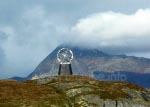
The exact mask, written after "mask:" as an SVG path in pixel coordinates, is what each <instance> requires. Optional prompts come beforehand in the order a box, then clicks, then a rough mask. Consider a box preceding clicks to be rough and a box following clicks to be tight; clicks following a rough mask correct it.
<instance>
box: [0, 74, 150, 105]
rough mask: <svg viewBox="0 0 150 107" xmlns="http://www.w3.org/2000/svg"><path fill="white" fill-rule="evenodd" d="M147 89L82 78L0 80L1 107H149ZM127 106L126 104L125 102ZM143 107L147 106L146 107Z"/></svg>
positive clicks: (121, 83)
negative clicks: (113, 104)
mask: <svg viewBox="0 0 150 107" xmlns="http://www.w3.org/2000/svg"><path fill="white" fill-rule="evenodd" d="M143 92H144V93H147V90H146V89H144V88H141V87H139V86H137V85H135V84H130V83H126V82H106V81H105V82H104V81H97V80H94V79H93V78H90V77H85V76H75V75H72V76H55V77H48V78H43V79H39V80H28V81H25V82H17V81H14V80H1V81H0V107H80V106H81V105H82V106H83V107H88V106H92V107H101V106H102V105H103V104H104V103H105V101H107V100H108V99H109V100H111V101H122V100H123V99H126V100H127V101H133V102H137V103H141V104H143V105H147V106H149V105H150V102H149V101H145V100H144V99H148V98H149V96H147V95H146V94H144V98H142V96H141V94H142V93H143ZM128 103H129V102H128ZM145 107H146V106H145Z"/></svg>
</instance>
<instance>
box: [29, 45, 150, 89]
mask: <svg viewBox="0 0 150 107" xmlns="http://www.w3.org/2000/svg"><path fill="white" fill-rule="evenodd" d="M61 48H70V49H71V50H72V51H73V54H74V59H73V61H72V63H71V64H72V69H73V73H74V74H75V75H85V76H90V77H94V78H96V77H95V76H94V74H95V73H96V72H99V73H102V72H106V73H114V72H120V73H123V72H131V73H135V75H136V74H137V73H138V74H139V75H140V74H150V59H147V58H142V57H135V56H126V55H111V54H107V53H104V52H102V51H100V50H98V49H94V48H93V49H90V48H81V47H72V46H66V45H61V46H58V47H57V48H56V49H54V51H52V52H51V53H50V54H49V55H48V56H47V57H46V58H45V59H44V60H43V61H42V62H41V63H40V64H39V65H38V66H37V67H36V68H35V70H34V71H33V72H32V73H31V74H30V75H28V76H27V78H26V79H32V78H34V77H35V76H36V77H39V78H43V77H46V76H55V75H58V68H59V62H58V61H57V52H58V50H60V49H61ZM126 76H127V77H130V75H129V74H128V73H127V75H126ZM130 78H134V75H133V76H132V77H130ZM130 78H129V79H130ZM96 79H97V78H96ZM141 79H144V76H142V77H141ZM139 80H140V79H139ZM128 82H131V81H128ZM149 82H150V80H148V83H149ZM134 83H136V84H139V83H138V82H136V80H135V82H134ZM148 83H147V85H142V83H140V84H139V85H141V86H144V87H150V85H149V84H148Z"/></svg>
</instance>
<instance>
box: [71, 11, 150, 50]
mask: <svg viewBox="0 0 150 107" xmlns="http://www.w3.org/2000/svg"><path fill="white" fill-rule="evenodd" d="M149 19H150V9H139V10H138V11H137V12H136V13H134V14H123V13H115V12H104V13H96V14H92V15H90V16H88V17H86V18H83V19H80V20H79V22H78V23H77V24H76V25H75V26H74V27H73V28H72V31H71V33H72V34H73V35H74V36H75V37H74V40H73V42H75V44H76V43H78V44H82V43H83V44H84V45H89V44H87V43H90V44H91V45H92V44H93V46H100V47H113V48H115V47H129V48H131V47H132V48H133V50H135V48H139V51H140V50H141V48H146V47H147V48H149V46H150V42H149V40H150V20H149ZM87 41H88V42H87ZM127 51H128V50H127Z"/></svg>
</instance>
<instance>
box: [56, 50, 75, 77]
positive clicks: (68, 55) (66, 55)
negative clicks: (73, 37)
mask: <svg viewBox="0 0 150 107" xmlns="http://www.w3.org/2000/svg"><path fill="white" fill-rule="evenodd" d="M57 60H58V62H59V63H60V65H59V72H58V75H72V68H71V61H72V60H73V52H72V51H71V50H70V49H68V48H62V49H60V50H59V51H58V53H57Z"/></svg>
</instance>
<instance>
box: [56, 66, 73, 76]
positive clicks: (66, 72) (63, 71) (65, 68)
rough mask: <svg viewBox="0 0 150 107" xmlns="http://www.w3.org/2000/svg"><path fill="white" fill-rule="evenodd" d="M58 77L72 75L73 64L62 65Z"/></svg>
mask: <svg viewBox="0 0 150 107" xmlns="http://www.w3.org/2000/svg"><path fill="white" fill-rule="evenodd" d="M58 75H72V68H71V64H60V65H59V72H58Z"/></svg>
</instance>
